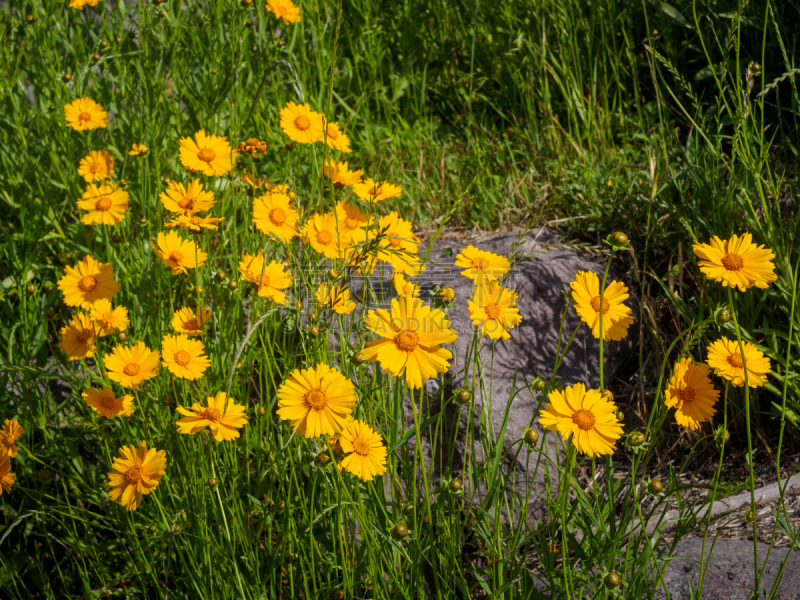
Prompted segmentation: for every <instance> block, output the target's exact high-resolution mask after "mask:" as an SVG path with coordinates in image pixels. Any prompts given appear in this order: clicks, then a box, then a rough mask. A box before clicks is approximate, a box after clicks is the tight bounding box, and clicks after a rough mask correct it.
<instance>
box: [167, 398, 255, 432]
mask: <svg viewBox="0 0 800 600" xmlns="http://www.w3.org/2000/svg"><path fill="white" fill-rule="evenodd" d="M177 410H178V412H179V413H180V414H182V415H184V418H183V419H181V420H179V421H178V423H177V425H178V433H184V434H193V433H199V432H200V431H202V430H203V429H205V428H206V427H208V428H209V429H210V430H211V435H213V436H214V439H215V440H216V441H218V442H229V441H230V440H235V439H236V438H238V437H239V429H241V428H242V427H244V426H245V425H246V424H247V421H248V417H247V415H246V414H245V413H244V405H243V404H236V402H234V400H233V398H231V399H228V395H227V394H226V393H225V392H217V395H216V396H206V406H201V405H200V404H198V403H197V402H195V403H194V404H192V406H191V408H188V409H187V408H183V407H182V406H179V407H178V408H177Z"/></svg>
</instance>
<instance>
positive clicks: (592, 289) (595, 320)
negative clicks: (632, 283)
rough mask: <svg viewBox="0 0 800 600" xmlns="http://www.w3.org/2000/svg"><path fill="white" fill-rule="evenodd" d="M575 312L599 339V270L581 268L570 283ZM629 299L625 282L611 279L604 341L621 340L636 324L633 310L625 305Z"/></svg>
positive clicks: (605, 302) (605, 300)
mask: <svg viewBox="0 0 800 600" xmlns="http://www.w3.org/2000/svg"><path fill="white" fill-rule="evenodd" d="M569 285H570V287H571V288H572V299H573V301H574V306H575V312H577V313H578V316H579V317H580V318H581V320H582V321H583V322H584V323H586V324H587V325H588V326H589V327H591V329H592V335H593V336H594V337H595V338H597V339H599V338H600V279H599V278H598V277H597V273H593V272H591V271H590V272H586V271H580V272H579V273H578V274H577V275H576V276H575V281H573V282H572V283H570V284H569ZM627 299H628V288H627V287H625V284H624V283H620V282H619V281H612V282H611V283H610V284H608V285H607V286H606V289H605V291H604V292H603V304H602V306H603V340H604V341H606V342H607V341H609V340H613V341H615V342H618V341H620V340H621V339H623V338H624V337H625V336H626V335H628V327H629V326H630V325H631V324H632V323H633V315H632V313H631V309H630V308H628V307H627V306H625V305H624V304H623V302H624V301H625V300H627Z"/></svg>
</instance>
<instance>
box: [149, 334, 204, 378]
mask: <svg viewBox="0 0 800 600" xmlns="http://www.w3.org/2000/svg"><path fill="white" fill-rule="evenodd" d="M204 350H205V346H203V342H201V341H200V340H193V339H190V338H189V336H188V335H186V334H184V333H182V334H180V335H177V336H175V335H165V336H164V339H163V340H162V341H161V358H162V359H163V360H162V362H161V364H162V365H164V366H165V367H167V369H169V372H170V373H172V374H173V375H175V377H179V378H180V379H189V380H193V379H200V378H201V377H202V376H203V373H204V372H205V370H206V369H207V368H208V367H210V366H211V361H210V360H208V357H207V356H206V355H205V354H203V351H204Z"/></svg>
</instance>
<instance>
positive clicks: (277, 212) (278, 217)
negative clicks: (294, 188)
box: [269, 208, 286, 225]
mask: <svg viewBox="0 0 800 600" xmlns="http://www.w3.org/2000/svg"><path fill="white" fill-rule="evenodd" d="M269 220H270V221H271V222H272V224H273V225H283V224H284V223H285V222H286V211H284V210H283V209H282V208H273V209H272V210H271V211H269Z"/></svg>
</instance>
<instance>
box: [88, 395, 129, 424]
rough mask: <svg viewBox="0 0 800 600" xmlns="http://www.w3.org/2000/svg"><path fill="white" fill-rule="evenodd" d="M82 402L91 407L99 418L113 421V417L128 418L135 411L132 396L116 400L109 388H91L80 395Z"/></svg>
mask: <svg viewBox="0 0 800 600" xmlns="http://www.w3.org/2000/svg"><path fill="white" fill-rule="evenodd" d="M81 397H82V398H83V401H84V402H86V404H87V405H88V406H91V407H92V408H93V409H94V412H96V413H97V414H98V415H100V416H101V417H105V418H106V419H113V418H114V417H130V416H131V415H132V414H133V411H134V410H135V407H134V406H133V396H130V395H128V394H126V395H124V396H122V397H121V398H117V397H115V395H114V391H113V390H112V389H111V388H110V387H104V388H100V389H97V388H92V387H90V388H89V389H88V390H86V391H85V392H82V393H81Z"/></svg>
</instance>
